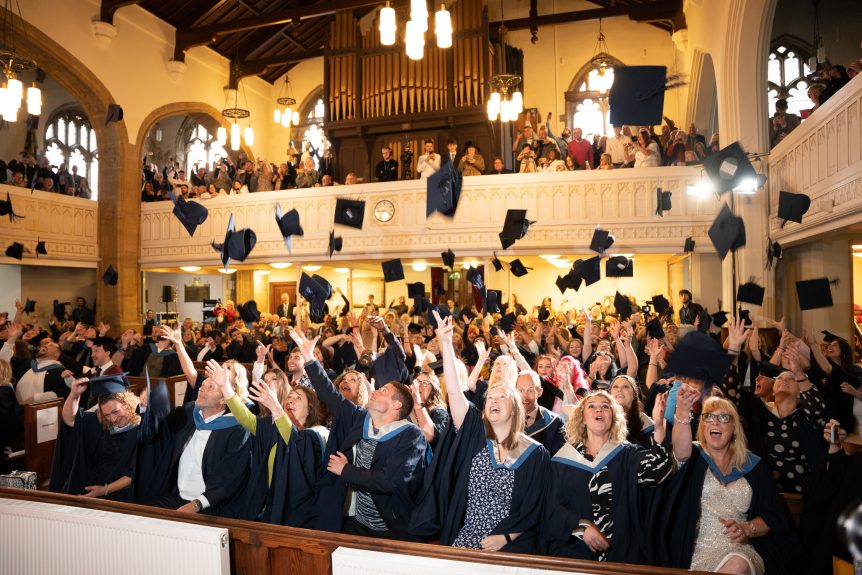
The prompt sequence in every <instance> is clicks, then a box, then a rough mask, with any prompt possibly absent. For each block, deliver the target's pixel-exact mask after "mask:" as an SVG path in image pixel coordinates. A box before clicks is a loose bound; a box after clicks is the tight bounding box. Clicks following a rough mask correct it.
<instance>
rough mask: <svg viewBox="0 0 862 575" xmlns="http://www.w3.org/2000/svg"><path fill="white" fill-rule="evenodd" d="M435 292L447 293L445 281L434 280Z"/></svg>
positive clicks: (439, 293) (438, 293)
mask: <svg viewBox="0 0 862 575" xmlns="http://www.w3.org/2000/svg"><path fill="white" fill-rule="evenodd" d="M434 293H435V294H437V295H446V288H444V287H443V282H434Z"/></svg>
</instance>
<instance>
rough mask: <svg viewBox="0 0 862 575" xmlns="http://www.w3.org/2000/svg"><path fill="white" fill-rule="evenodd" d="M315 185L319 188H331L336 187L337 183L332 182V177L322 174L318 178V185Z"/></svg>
mask: <svg viewBox="0 0 862 575" xmlns="http://www.w3.org/2000/svg"><path fill="white" fill-rule="evenodd" d="M317 185H318V186H320V187H321V188H331V187H332V186H337V185H338V183H337V182H334V181H333V180H332V176H330V175H329V174H324V175H323V176H322V177H321V178H320V183H319V184H317Z"/></svg>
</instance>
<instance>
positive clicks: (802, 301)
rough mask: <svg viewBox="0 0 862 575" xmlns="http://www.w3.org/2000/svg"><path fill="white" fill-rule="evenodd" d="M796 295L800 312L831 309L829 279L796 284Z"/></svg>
mask: <svg viewBox="0 0 862 575" xmlns="http://www.w3.org/2000/svg"><path fill="white" fill-rule="evenodd" d="M796 295H797V297H798V298H799V309H801V310H802V311H805V310H809V309H818V308H821V307H832V289H831V287H830V285H829V278H817V279H813V280H802V281H798V282H796Z"/></svg>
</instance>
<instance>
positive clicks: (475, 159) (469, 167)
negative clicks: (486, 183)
mask: <svg viewBox="0 0 862 575" xmlns="http://www.w3.org/2000/svg"><path fill="white" fill-rule="evenodd" d="M458 170H459V171H460V172H461V174H462V175H464V176H481V175H482V172H484V171H485V158H483V157H482V154H480V153H479V149H478V148H477V147H476V144H474V143H473V142H467V153H466V154H464V155H463V156H461V161H460V162H459V163H458Z"/></svg>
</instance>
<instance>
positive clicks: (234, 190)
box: [228, 180, 248, 196]
mask: <svg viewBox="0 0 862 575" xmlns="http://www.w3.org/2000/svg"><path fill="white" fill-rule="evenodd" d="M247 193H248V186H246V185H245V184H243V183H242V182H241V181H240V180H234V182H233V184H232V185H231V188H230V192H229V193H228V195H231V196H233V195H236V194H247Z"/></svg>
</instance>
